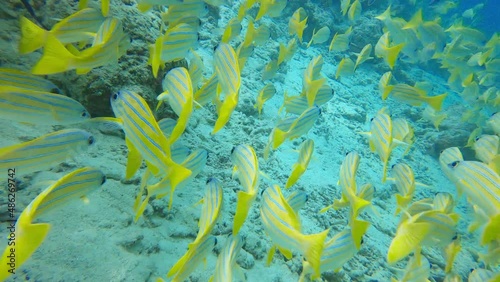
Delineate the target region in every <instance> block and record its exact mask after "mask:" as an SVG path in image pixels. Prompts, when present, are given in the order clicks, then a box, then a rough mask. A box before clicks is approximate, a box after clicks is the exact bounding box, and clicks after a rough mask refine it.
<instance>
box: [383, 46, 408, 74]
mask: <svg viewBox="0 0 500 282" xmlns="http://www.w3.org/2000/svg"><path fill="white" fill-rule="evenodd" d="M404 46H405V44H404V43H401V44H398V45H396V46H392V47H389V48H387V49H386V50H387V55H386V56H387V57H386V60H387V64H388V65H389V67H390V68H391V69H393V68H394V65H395V64H396V60H397V59H398V56H399V52H401V50H402V49H403V47H404Z"/></svg>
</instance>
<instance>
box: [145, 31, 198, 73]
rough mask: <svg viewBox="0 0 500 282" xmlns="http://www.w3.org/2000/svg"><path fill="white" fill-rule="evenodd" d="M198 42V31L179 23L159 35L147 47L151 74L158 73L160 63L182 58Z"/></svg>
mask: <svg viewBox="0 0 500 282" xmlns="http://www.w3.org/2000/svg"><path fill="white" fill-rule="evenodd" d="M197 42H198V32H197V30H196V28H194V27H193V26H191V25H189V24H186V23H180V24H178V25H176V26H174V27H171V28H169V29H167V31H165V34H164V35H162V36H159V37H158V38H157V39H156V41H155V44H152V45H150V47H149V64H151V68H152V71H153V76H154V77H156V76H157V75H158V69H159V68H160V64H162V63H165V62H172V61H177V60H181V59H184V58H185V57H187V55H188V52H189V50H190V49H194V48H195V46H196V43H197Z"/></svg>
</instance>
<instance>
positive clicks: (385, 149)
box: [361, 109, 404, 183]
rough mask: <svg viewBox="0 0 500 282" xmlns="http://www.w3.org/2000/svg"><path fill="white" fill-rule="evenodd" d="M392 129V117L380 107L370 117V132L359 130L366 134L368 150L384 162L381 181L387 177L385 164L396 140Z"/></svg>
mask: <svg viewBox="0 0 500 282" xmlns="http://www.w3.org/2000/svg"><path fill="white" fill-rule="evenodd" d="M392 129H393V125H392V119H391V117H390V116H389V115H388V114H387V113H386V112H385V110H384V109H382V110H380V111H379V112H378V113H377V115H375V117H374V118H373V119H372V121H371V125H370V132H368V133H366V132H361V134H364V135H367V136H368V140H369V145H370V150H371V151H372V152H376V153H377V154H378V155H379V157H380V160H381V161H382V162H383V164H384V168H383V170H382V183H385V181H386V178H387V164H388V163H389V158H390V155H391V152H392V149H393V148H394V145H393V142H394V141H397V140H395V139H394V138H393V135H392V134H393V133H392ZM403 144H404V143H403Z"/></svg>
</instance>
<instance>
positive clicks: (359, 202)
mask: <svg viewBox="0 0 500 282" xmlns="http://www.w3.org/2000/svg"><path fill="white" fill-rule="evenodd" d="M351 201H352V202H351V205H352V212H353V215H354V217H357V216H358V214H359V212H360V211H361V209H363V208H364V207H366V206H369V205H370V204H371V203H370V202H369V201H367V200H365V199H363V198H360V197H358V196H356V195H353V197H352V198H351Z"/></svg>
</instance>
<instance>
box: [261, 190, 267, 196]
mask: <svg viewBox="0 0 500 282" xmlns="http://www.w3.org/2000/svg"><path fill="white" fill-rule="evenodd" d="M265 191H266V189H264V190H262V191H260V196H261V197H262V194H264V192H265Z"/></svg>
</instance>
